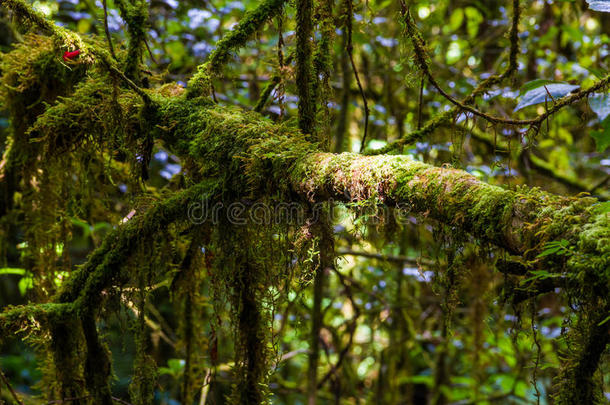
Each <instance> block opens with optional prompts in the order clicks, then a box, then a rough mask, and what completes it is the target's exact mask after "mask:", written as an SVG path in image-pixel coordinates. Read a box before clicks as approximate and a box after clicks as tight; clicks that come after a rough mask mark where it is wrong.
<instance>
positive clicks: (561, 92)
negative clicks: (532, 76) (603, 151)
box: [515, 83, 580, 111]
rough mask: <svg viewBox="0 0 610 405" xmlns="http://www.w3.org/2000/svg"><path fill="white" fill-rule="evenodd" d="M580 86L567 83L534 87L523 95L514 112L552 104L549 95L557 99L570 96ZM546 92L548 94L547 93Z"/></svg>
mask: <svg viewBox="0 0 610 405" xmlns="http://www.w3.org/2000/svg"><path fill="white" fill-rule="evenodd" d="M579 87H580V86H575V85H572V84H567V83H552V84H547V85H543V86H540V87H536V88H535V89H532V90H529V91H528V92H527V93H525V94H523V96H522V97H521V100H520V101H519V104H517V106H516V107H515V111H519V110H520V109H522V108H525V107H528V106H530V105H535V104H540V103H544V102H545V101H548V102H549V103H551V102H552V100H551V97H549V94H550V95H551V96H552V97H553V98H555V99H557V98H561V97H563V96H565V95H567V94H570V93H571V92H572V91H574V90H576V89H577V88H579ZM547 90H548V92H547Z"/></svg>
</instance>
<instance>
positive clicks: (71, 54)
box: [64, 49, 80, 62]
mask: <svg viewBox="0 0 610 405" xmlns="http://www.w3.org/2000/svg"><path fill="white" fill-rule="evenodd" d="M78 55H80V49H77V50H76V51H72V52H68V51H66V52H64V62H67V61H68V59H70V60H71V59H74V58H76V57H77V56H78Z"/></svg>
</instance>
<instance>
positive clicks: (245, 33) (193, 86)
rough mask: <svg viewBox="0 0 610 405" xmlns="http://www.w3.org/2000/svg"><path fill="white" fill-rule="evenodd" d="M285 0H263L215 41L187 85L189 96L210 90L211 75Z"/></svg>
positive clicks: (206, 92)
mask: <svg viewBox="0 0 610 405" xmlns="http://www.w3.org/2000/svg"><path fill="white" fill-rule="evenodd" d="M284 1H285V0H265V1H264V2H262V3H261V4H260V5H259V6H258V7H257V8H256V9H254V10H252V11H249V12H248V13H246V15H245V16H244V17H243V18H242V19H241V20H240V22H239V23H238V24H237V25H236V26H235V28H233V30H232V31H231V32H230V33H229V34H228V35H227V36H225V37H224V38H222V39H221V40H220V41H218V42H217V43H216V49H215V50H214V51H213V52H212V53H211V54H210V57H209V58H208V60H207V62H205V63H204V64H202V65H199V66H198V67H197V73H195V74H194V75H193V77H191V79H190V80H189V82H188V86H187V95H188V97H189V98H194V97H199V96H205V95H208V94H209V93H210V92H211V77H212V76H213V75H215V74H217V73H218V72H219V71H220V69H221V68H222V66H223V65H224V64H225V63H227V62H228V61H229V58H230V55H231V52H232V51H235V50H236V49H239V48H241V47H243V46H244V45H245V44H246V42H247V41H248V40H249V39H250V38H251V37H252V35H254V33H255V32H257V31H258V30H259V29H261V28H262V26H263V24H264V23H265V22H266V21H267V20H268V19H270V18H272V17H274V16H276V15H277V14H279V13H280V11H281V10H282V6H283V5H284Z"/></svg>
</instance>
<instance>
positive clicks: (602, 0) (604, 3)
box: [587, 0, 610, 13]
mask: <svg viewBox="0 0 610 405" xmlns="http://www.w3.org/2000/svg"><path fill="white" fill-rule="evenodd" d="M587 3H588V4H589V8H590V9H591V10H594V11H602V12H604V13H610V0H587Z"/></svg>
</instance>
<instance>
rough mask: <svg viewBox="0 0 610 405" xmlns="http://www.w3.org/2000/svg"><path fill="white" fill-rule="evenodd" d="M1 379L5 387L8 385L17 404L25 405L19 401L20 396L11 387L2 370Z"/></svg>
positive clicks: (0, 371) (0, 372)
mask: <svg viewBox="0 0 610 405" xmlns="http://www.w3.org/2000/svg"><path fill="white" fill-rule="evenodd" d="M0 379H2V382H3V383H4V385H6V387H7V388H8V390H9V392H10V393H11V395H12V396H13V399H14V400H15V402H17V403H18V404H19V405H24V404H23V402H22V401H21V399H19V396H18V395H17V393H16V392H15V390H14V389H13V387H11V383H10V382H9V380H8V378H6V376H5V375H4V373H3V372H2V370H0Z"/></svg>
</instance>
